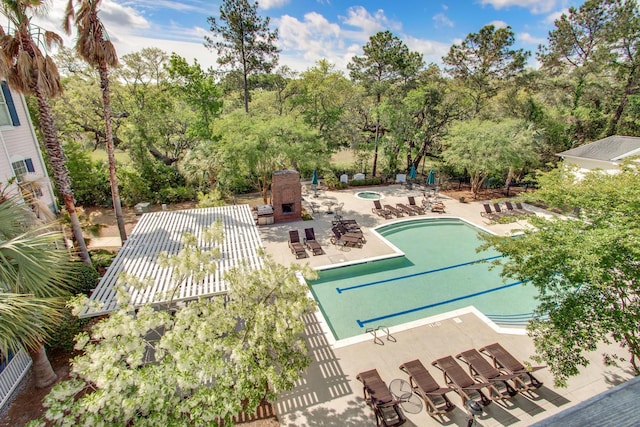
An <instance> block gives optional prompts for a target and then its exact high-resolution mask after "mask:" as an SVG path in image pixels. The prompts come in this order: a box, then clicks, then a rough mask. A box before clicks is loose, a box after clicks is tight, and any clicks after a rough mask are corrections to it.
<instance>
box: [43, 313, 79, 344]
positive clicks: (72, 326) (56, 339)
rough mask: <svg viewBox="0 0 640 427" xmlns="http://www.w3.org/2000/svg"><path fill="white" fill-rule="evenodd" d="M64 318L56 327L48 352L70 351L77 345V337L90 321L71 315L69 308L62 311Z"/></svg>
mask: <svg viewBox="0 0 640 427" xmlns="http://www.w3.org/2000/svg"><path fill="white" fill-rule="evenodd" d="M62 314H63V318H62V320H61V321H60V323H59V324H58V325H56V327H55V329H54V331H53V332H52V333H51V336H50V337H49V339H48V340H47V343H46V348H47V350H53V349H58V350H65V351H70V350H72V349H73V346H74V345H75V339H74V338H75V336H76V335H78V334H79V333H80V331H81V330H82V329H83V328H84V327H85V326H86V325H87V323H88V322H89V319H79V318H78V317H77V316H74V315H73V314H72V313H71V310H70V309H69V308H66V307H65V308H64V309H63V310H62Z"/></svg>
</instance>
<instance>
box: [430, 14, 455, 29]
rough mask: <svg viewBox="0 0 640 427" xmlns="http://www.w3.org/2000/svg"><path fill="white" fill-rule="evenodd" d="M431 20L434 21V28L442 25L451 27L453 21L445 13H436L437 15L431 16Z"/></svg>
mask: <svg viewBox="0 0 640 427" xmlns="http://www.w3.org/2000/svg"><path fill="white" fill-rule="evenodd" d="M431 19H433V22H434V23H435V27H436V28H442V27H451V28H453V21H452V20H450V19H449V18H448V17H447V15H445V14H444V13H438V14H437V15H434V16H433V18H431Z"/></svg>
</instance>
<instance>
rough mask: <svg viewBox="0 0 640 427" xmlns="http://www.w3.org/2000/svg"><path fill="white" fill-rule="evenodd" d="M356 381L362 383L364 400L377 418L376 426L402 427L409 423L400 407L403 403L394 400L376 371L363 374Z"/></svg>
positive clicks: (372, 370)
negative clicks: (401, 426)
mask: <svg viewBox="0 0 640 427" xmlns="http://www.w3.org/2000/svg"><path fill="white" fill-rule="evenodd" d="M356 379H357V380H358V381H360V382H361V383H362V386H363V393H364V400H365V402H366V403H367V405H369V406H370V407H371V409H372V410H373V412H374V414H375V416H376V426H380V425H382V426H385V427H393V426H400V425H402V424H404V423H405V422H406V421H407V419H406V418H405V416H404V414H403V413H402V410H401V409H400V406H399V405H400V403H402V401H400V400H396V399H394V397H393V395H391V392H390V391H389V387H387V384H386V383H385V382H384V381H383V380H382V378H380V374H378V371H377V370H376V369H371V370H370V371H366V372H361V373H359V374H358V375H357V376H356Z"/></svg>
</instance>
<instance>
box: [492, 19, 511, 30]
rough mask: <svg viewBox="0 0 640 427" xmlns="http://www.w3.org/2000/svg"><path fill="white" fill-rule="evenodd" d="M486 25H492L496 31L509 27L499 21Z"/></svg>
mask: <svg viewBox="0 0 640 427" xmlns="http://www.w3.org/2000/svg"><path fill="white" fill-rule="evenodd" d="M487 25H493V26H494V27H495V28H496V30H499V29H500V28H507V27H508V26H509V25H508V24H507V23H506V22H504V21H501V20H499V19H496V20H495V21H491V22H489V23H488V24H487Z"/></svg>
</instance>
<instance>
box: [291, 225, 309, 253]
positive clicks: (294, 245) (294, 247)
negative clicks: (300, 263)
mask: <svg viewBox="0 0 640 427" xmlns="http://www.w3.org/2000/svg"><path fill="white" fill-rule="evenodd" d="M289 249H291V253H292V254H295V256H296V259H299V258H306V257H307V256H308V255H307V251H305V250H304V246H302V243H301V242H300V235H299V234H298V230H289Z"/></svg>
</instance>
